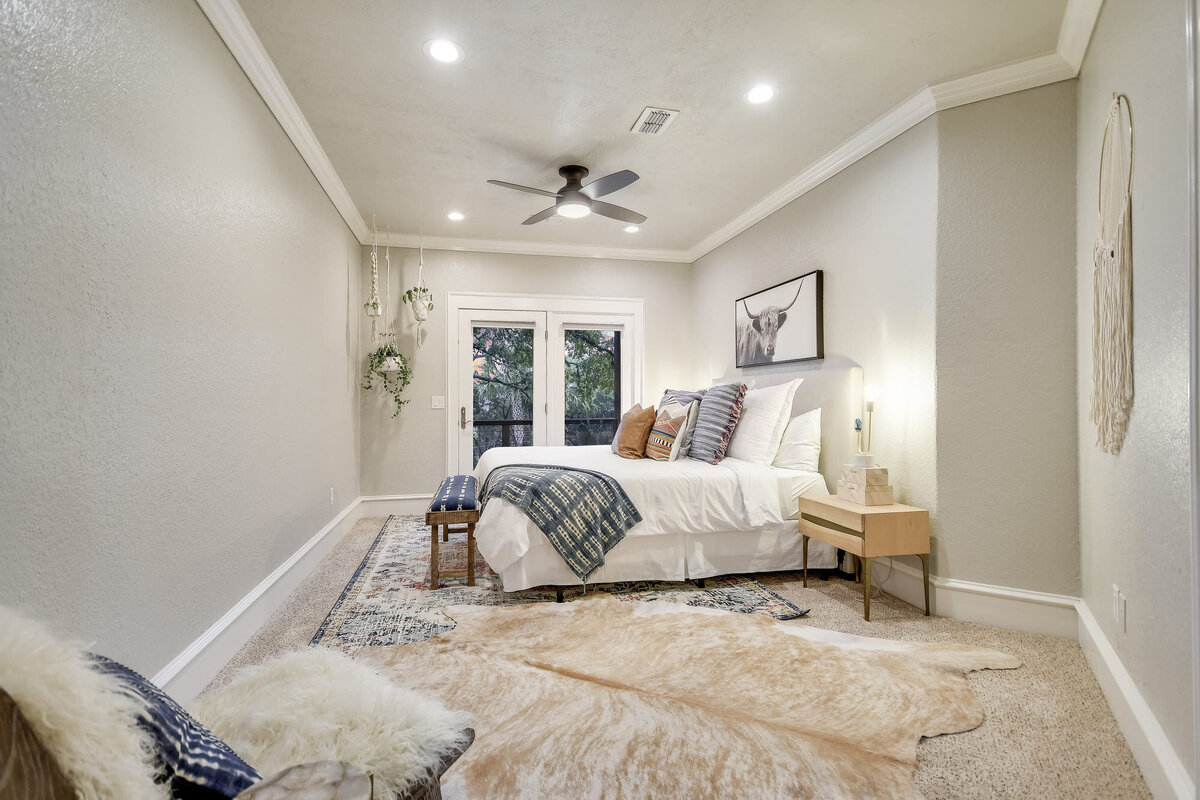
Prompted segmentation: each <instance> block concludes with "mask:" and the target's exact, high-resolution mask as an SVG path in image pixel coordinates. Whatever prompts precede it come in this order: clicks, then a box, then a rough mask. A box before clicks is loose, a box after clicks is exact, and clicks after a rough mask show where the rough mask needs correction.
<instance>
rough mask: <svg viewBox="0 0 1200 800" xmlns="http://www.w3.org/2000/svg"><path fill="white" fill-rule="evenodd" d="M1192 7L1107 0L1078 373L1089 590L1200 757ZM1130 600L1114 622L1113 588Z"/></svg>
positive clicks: (1083, 86) (1093, 57)
mask: <svg viewBox="0 0 1200 800" xmlns="http://www.w3.org/2000/svg"><path fill="white" fill-rule="evenodd" d="M1184 19H1185V9H1184V3H1182V2H1178V1H1177V0H1172V1H1171V2H1161V3H1142V2H1138V1H1137V0H1108V2H1106V3H1105V4H1104V8H1103V10H1102V11H1101V12H1100V20H1099V23H1098V24H1097V26H1096V31H1095V33H1094V34H1093V36H1092V43H1091V46H1090V48H1089V49H1088V54H1087V59H1086V60H1085V61H1084V64H1083V70H1082V71H1081V72H1080V75H1079V109H1078V128H1079V152H1078V173H1077V174H1078V189H1077V191H1078V198H1079V202H1078V222H1077V231H1078V246H1077V256H1076V257H1077V264H1078V267H1077V270H1078V276H1077V282H1078V303H1079V320H1078V344H1079V346H1078V355H1079V358H1078V365H1079V369H1078V381H1079V389H1078V395H1079V409H1078V422H1079V483H1080V492H1079V497H1080V550H1081V556H1082V559H1081V565H1082V582H1083V599H1084V600H1085V601H1087V604H1088V606H1089V607H1090V608H1091V610H1092V613H1093V614H1094V615H1095V616H1096V619H1097V620H1098V621H1099V623H1100V626H1101V628H1102V629H1103V630H1104V634H1105V636H1107V637H1108V639H1109V641H1110V642H1112V644H1113V646H1114V647H1115V648H1116V650H1117V653H1118V654H1119V655H1120V657H1121V661H1122V663H1123V664H1124V665H1125V667H1126V668H1127V669H1128V670H1129V673H1130V674H1131V675H1132V676H1133V679H1134V680H1135V681H1136V682H1137V685H1138V689H1139V690H1140V691H1141V692H1142V696H1143V697H1145V698H1146V702H1147V703H1149V704H1150V708H1151V710H1152V711H1153V712H1154V714H1155V715H1156V716H1157V717H1158V720H1159V722H1161V723H1162V726H1163V728H1164V729H1165V730H1166V732H1167V736H1168V737H1169V738H1170V740H1171V743H1172V744H1173V745H1174V746H1175V750H1176V752H1177V753H1178V754H1179V755H1180V757H1181V759H1182V761H1183V763H1184V764H1186V765H1188V767H1189V769H1194V765H1193V764H1192V761H1193V759H1192V757H1191V753H1192V703H1191V700H1190V698H1189V695H1190V687H1191V675H1192V654H1191V646H1192V636H1191V631H1192V627H1191V614H1190V613H1189V608H1190V603H1189V600H1190V597H1191V594H1190V582H1191V580H1192V579H1193V576H1192V574H1191V566H1190V533H1189V485H1190V484H1189V480H1188V475H1189V463H1188V405H1187V403H1188V219H1187V209H1188V188H1187V170H1186V169H1185V166H1186V164H1187V136H1188V124H1187V104H1186V98H1187V91H1188V89H1187V62H1186V55H1187V51H1186V43H1185V39H1184ZM1114 91H1119V92H1124V93H1126V94H1127V95H1128V96H1129V99H1130V102H1131V104H1132V106H1133V114H1134V124H1135V127H1136V138H1137V141H1136V146H1137V152H1136V153H1135V154H1134V162H1135V168H1134V178H1133V297H1134V309H1133V349H1134V355H1133V363H1134V393H1135V396H1134V401H1133V415H1132V417H1131V419H1130V423H1129V431H1128V435H1127V437H1126V439H1125V446H1124V448H1123V449H1122V450H1121V453H1120V455H1117V456H1111V455H1105V454H1104V453H1102V452H1101V451H1100V449H1099V448H1098V447H1097V446H1096V445H1095V441H1096V428H1095V426H1094V425H1093V424H1092V423H1091V422H1090V421H1089V420H1088V409H1089V403H1090V398H1091V391H1092V350H1091V343H1092V270H1093V267H1092V243H1093V241H1094V240H1095V236H1096V231H1097V227H1098V222H1097V218H1096V181H1097V175H1098V172H1099V162H1100V138H1101V135H1102V133H1103V130H1104V118H1105V114H1106V113H1107V111H1108V106H1109V103H1110V102H1111V101H1112V93H1113V92H1114ZM1114 583H1115V584H1117V585H1118V586H1120V587H1121V591H1122V592H1124V594H1125V595H1126V597H1128V601H1127V611H1126V614H1127V630H1124V631H1122V630H1120V628H1119V627H1118V626H1117V625H1116V624H1115V623H1114V622H1113V619H1112V615H1111V612H1110V611H1109V609H1110V608H1111V603H1112V601H1111V597H1112V585H1113V584H1114Z"/></svg>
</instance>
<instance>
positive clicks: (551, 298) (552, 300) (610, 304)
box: [443, 292, 646, 475]
mask: <svg viewBox="0 0 1200 800" xmlns="http://www.w3.org/2000/svg"><path fill="white" fill-rule="evenodd" d="M645 306H646V302H645V299H644V298H641V297H580V296H573V295H535V294H503V293H490V292H447V294H446V351H445V353H444V354H443V358H444V362H445V364H446V396H447V398H450V399H452V400H457V399H458V397H459V391H460V388H461V387H460V385H459V384H460V380H459V375H458V373H457V371H456V370H455V363H454V362H455V357H456V354H457V352H458V347H459V342H458V336H459V329H458V320H459V312H460V311H468V310H472V309H479V310H481V311H485V310H486V311H547V312H552V313H557V314H604V315H610V316H625V317H629V318H630V326H629V335H628V337H627V338H626V340H625V342H624V344H625V347H627V348H628V358H629V359H630V360H631V361H630V381H631V384H630V387H629V388H630V395H629V396H630V397H631V398H632V402H635V403H636V402H639V401H640V400H641V397H642V385H643V377H644V376H643V369H644V364H645V347H646V336H645V332H646V319H645ZM622 357H623V358H624V357H626V356H622ZM450 411H451V412H452V413H450V414H447V415H446V431H445V435H446V459H445V461H446V474H447V475H452V474H454V473H455V472H456V471H457V470H458V435H459V434H458V415H457V410H456V409H454V408H452V409H450Z"/></svg>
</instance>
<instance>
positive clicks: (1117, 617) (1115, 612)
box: [1112, 583, 1123, 627]
mask: <svg viewBox="0 0 1200 800" xmlns="http://www.w3.org/2000/svg"><path fill="white" fill-rule="evenodd" d="M1112 618H1113V622H1115V623H1117V624H1118V625H1120V624H1121V588H1120V587H1119V586H1117V585H1116V584H1115V583H1114V584H1113V594H1112ZM1122 627H1123V626H1122Z"/></svg>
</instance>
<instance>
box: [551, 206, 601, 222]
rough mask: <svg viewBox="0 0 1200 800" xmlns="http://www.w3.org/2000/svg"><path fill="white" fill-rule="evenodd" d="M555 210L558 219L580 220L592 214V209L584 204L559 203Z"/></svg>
mask: <svg viewBox="0 0 1200 800" xmlns="http://www.w3.org/2000/svg"><path fill="white" fill-rule="evenodd" d="M556 210H557V211H558V215H559V216H560V217H566V218H567V219H582V218H583V217H586V216H587V215H588V214H590V213H592V209H590V208H588V207H587V205H586V204H584V203H559V205H558V208H557V209H556Z"/></svg>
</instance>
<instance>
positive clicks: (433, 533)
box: [429, 525, 441, 589]
mask: <svg viewBox="0 0 1200 800" xmlns="http://www.w3.org/2000/svg"><path fill="white" fill-rule="evenodd" d="M439 527H441V526H439V525H430V526H429V532H430V537H429V538H430V546H429V588H430V589H436V588H438V528H439Z"/></svg>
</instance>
